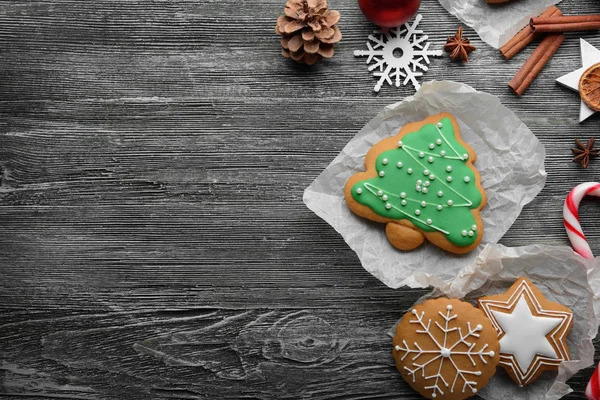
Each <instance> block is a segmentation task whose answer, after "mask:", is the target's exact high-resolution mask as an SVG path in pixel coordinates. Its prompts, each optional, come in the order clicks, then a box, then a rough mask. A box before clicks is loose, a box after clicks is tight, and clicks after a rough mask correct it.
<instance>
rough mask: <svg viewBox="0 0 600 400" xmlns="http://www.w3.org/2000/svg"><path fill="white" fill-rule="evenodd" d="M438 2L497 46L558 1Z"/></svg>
mask: <svg viewBox="0 0 600 400" xmlns="http://www.w3.org/2000/svg"><path fill="white" fill-rule="evenodd" d="M439 2H440V4H441V5H442V6H443V7H444V8H445V9H446V10H448V12H449V13H451V14H452V15H454V16H455V17H456V18H458V19H460V20H461V21H462V22H464V23H465V24H467V25H469V26H470V27H472V28H473V29H475V31H476V32H477V34H478V35H479V36H480V37H481V40H483V41H484V42H486V43H487V44H489V45H490V46H492V47H494V48H499V47H501V46H502V45H503V44H504V43H506V42H507V41H508V40H509V39H510V38H512V37H513V36H514V35H515V34H516V33H517V32H519V31H520V30H521V29H522V28H523V27H524V26H526V25H527V24H528V23H529V19H530V18H531V17H536V16H538V15H540V14H541V13H543V12H544V11H545V10H546V9H547V8H548V7H550V6H551V5H553V4H557V3H558V2H560V0H527V1H521V0H511V1H509V2H508V3H501V4H488V3H487V2H486V1H485V0H439Z"/></svg>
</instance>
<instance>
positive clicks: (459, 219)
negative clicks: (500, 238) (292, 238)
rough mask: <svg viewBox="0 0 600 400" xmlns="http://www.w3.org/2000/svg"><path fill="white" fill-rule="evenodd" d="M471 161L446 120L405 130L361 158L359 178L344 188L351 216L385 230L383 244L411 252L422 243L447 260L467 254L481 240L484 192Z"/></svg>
mask: <svg viewBox="0 0 600 400" xmlns="http://www.w3.org/2000/svg"><path fill="white" fill-rule="evenodd" d="M475 159H476V156H475V152H474V151H473V149H471V148H470V147H469V146H468V145H467V144H466V143H465V142H463V141H462V139H461V137H460V131H459V128H458V124H457V122H456V120H455V119H454V117H453V116H452V115H451V114H448V113H441V114H438V115H434V116H431V117H428V118H426V119H424V120H423V121H420V122H413V123H410V124H407V125H405V126H404V127H403V128H402V130H400V132H399V133H398V134H397V135H396V136H393V137H391V138H388V139H385V140H382V141H381V142H379V143H377V144H376V145H375V146H373V147H372V148H371V150H369V152H368V153H367V156H366V157H365V167H366V171H365V172H360V173H358V174H355V175H353V176H352V177H350V179H348V181H347V182H346V187H345V188H344V196H345V198H346V202H347V203H348V206H349V207H350V209H351V210H352V212H354V213H355V214H357V215H359V216H361V217H364V218H367V219H370V220H372V221H375V222H381V223H385V224H386V228H385V232H386V234H387V237H388V239H389V241H390V243H391V244H392V245H393V246H394V247H396V248H398V249H400V250H413V249H415V248H416V247H418V246H419V245H421V244H422V243H423V242H424V241H425V239H427V240H428V241H430V242H431V243H433V244H435V245H436V246H438V247H441V248H442V249H445V250H447V251H450V252H452V253H457V254H463V253H467V252H469V251H471V250H473V249H474V248H475V247H477V245H478V244H479V242H480V241H481V238H482V237H483V222H482V221H481V217H480V215H479V213H480V211H481V209H482V208H483V206H484V205H485V202H486V196H485V191H484V190H483V188H482V187H481V178H480V176H479V172H478V171H477V170H476V169H475V168H474V167H473V163H474V162H475Z"/></svg>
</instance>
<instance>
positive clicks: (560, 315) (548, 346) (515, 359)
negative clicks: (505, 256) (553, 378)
mask: <svg viewBox="0 0 600 400" xmlns="http://www.w3.org/2000/svg"><path fill="white" fill-rule="evenodd" d="M478 303H479V308H481V309H482V310H483V311H484V312H485V314H486V315H487V317H488V318H489V319H490V321H491V322H492V325H494V328H496V330H497V331H498V338H499V339H500V365H502V366H503V367H504V369H505V370H506V371H507V372H508V374H509V375H510V376H511V378H512V379H513V380H514V381H515V382H517V383H518V384H519V385H520V386H524V385H527V384H529V383H531V382H533V381H534V380H535V379H536V378H537V377H538V376H539V375H540V374H541V373H542V372H543V371H544V370H556V369H558V366H559V365H560V363H561V362H562V361H567V360H569V359H570V355H569V348H568V346H567V335H568V333H569V331H570V330H571V326H572V325H573V313H572V312H571V310H570V309H569V308H568V307H565V306H563V305H561V304H558V303H554V302H552V301H550V300H548V299H546V298H545V297H544V295H543V294H542V292H540V290H539V289H538V288H536V287H535V286H534V284H533V283H531V281H530V280H529V279H527V278H519V279H518V280H517V281H516V282H515V283H514V284H513V285H512V286H511V287H510V288H509V289H508V290H507V291H506V292H505V293H504V294H500V295H495V296H486V297H482V298H480V299H479V300H478Z"/></svg>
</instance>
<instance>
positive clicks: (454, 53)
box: [444, 26, 475, 62]
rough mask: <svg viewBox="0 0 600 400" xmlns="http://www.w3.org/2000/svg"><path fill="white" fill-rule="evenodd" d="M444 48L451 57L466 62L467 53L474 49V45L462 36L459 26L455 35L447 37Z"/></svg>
mask: <svg viewBox="0 0 600 400" xmlns="http://www.w3.org/2000/svg"><path fill="white" fill-rule="evenodd" d="M444 50H446V51H447V52H448V53H450V58H451V59H453V60H459V61H464V62H468V61H469V53H471V52H472V51H474V50H475V46H473V45H472V44H471V42H469V39H467V38H464V37H463V35H462V26H460V27H458V32H456V35H454V36H451V37H449V38H448V40H447V41H446V44H445V45H444Z"/></svg>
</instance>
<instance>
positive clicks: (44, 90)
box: [0, 0, 600, 400]
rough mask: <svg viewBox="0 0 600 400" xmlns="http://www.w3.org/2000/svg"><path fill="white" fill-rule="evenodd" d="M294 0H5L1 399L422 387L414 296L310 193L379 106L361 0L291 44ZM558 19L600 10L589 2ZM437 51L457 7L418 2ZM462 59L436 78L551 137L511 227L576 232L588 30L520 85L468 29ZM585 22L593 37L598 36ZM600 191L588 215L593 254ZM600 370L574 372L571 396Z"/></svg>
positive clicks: (515, 235) (519, 235) (532, 232)
mask: <svg viewBox="0 0 600 400" xmlns="http://www.w3.org/2000/svg"><path fill="white" fill-rule="evenodd" d="M283 4H284V1H283V0H262V1H260V2H259V1H255V0H244V1H240V0H188V1H185V0H168V1H167V0H165V1H158V0H156V1H151V0H114V1H104V0H99V1H85V2H83V1H68V0H64V1H43V2H42V1H25V0H0V268H1V272H2V275H1V278H0V397H2V398H3V399H4V398H6V399H24V398H25V399H59V398H69V399H93V400H96V399H150V398H157V399H159V398H179V399H182V398H186V399H233V398H235V399H238V398H246V399H288V398H289V399H291V398H311V399H367V398H377V399H397V398H405V399H416V398H417V397H418V396H417V395H416V394H415V393H414V392H413V391H412V390H411V389H410V388H409V387H408V385H406V384H404V382H402V381H401V379H400V377H399V375H398V374H397V373H396V372H395V370H394V366H393V359H392V356H391V350H390V341H389V338H388V337H387V336H386V332H387V331H388V329H389V328H390V327H391V326H392V325H393V324H394V323H395V321H397V320H398V319H399V318H400V317H401V315H402V314H403V312H404V311H405V310H406V309H408V308H409V307H410V306H411V305H412V304H413V303H414V302H415V301H416V300H417V299H418V298H419V297H420V296H421V295H423V294H424V293H425V292H426V291H425V290H407V289H401V290H392V289H388V288H387V287H385V286H383V285H382V284H381V283H380V282H379V281H377V280H376V279H375V278H373V277H372V276H370V275H369V274H368V273H367V272H366V271H365V270H364V269H362V267H361V266H360V263H359V262H358V259H357V257H356V255H355V254H354V253H353V252H352V251H351V250H350V249H349V248H348V247H347V246H346V245H345V243H344V241H343V240H342V238H341V237H340V236H339V235H338V234H337V233H336V232H335V231H334V230H333V229H332V228H331V227H330V226H328V225H327V224H326V223H325V222H324V221H322V220H320V219H319V218H318V217H316V216H315V215H314V214H313V213H311V212H310V211H309V210H308V209H307V208H306V207H305V206H304V205H303V203H302V193H303V190H304V188H305V187H306V186H308V185H309V184H310V182H311V181H312V180H313V179H314V178H315V177H316V176H317V175H318V174H319V172H320V171H321V170H322V169H323V168H325V167H326V166H327V165H328V164H329V162H330V161H331V160H332V159H333V157H334V156H335V155H336V154H337V153H338V152H339V151H340V150H341V149H342V148H343V147H344V145H345V144H346V143H347V142H348V140H349V139H350V138H351V137H352V136H353V135H354V134H355V133H356V132H357V131H358V130H359V129H360V128H361V127H362V126H363V125H364V124H365V123H366V122H367V121H368V120H369V119H371V118H372V117H373V116H374V115H375V114H376V113H377V112H378V111H379V110H380V109H381V108H382V107H383V106H385V105H387V104H389V103H392V102H395V101H398V100H401V99H402V98H404V97H405V96H407V95H410V94H412V90H411V89H410V88H400V89H396V88H390V87H383V89H382V90H381V92H380V93H379V95H374V94H373V92H372V87H373V85H374V84H375V81H374V78H373V77H372V76H371V75H370V74H369V73H368V72H367V69H366V66H365V65H364V60H363V59H355V58H354V57H353V55H352V51H353V50H354V49H359V48H362V47H363V46H364V42H365V40H366V36H367V35H368V34H369V33H370V31H371V30H372V29H373V27H372V26H371V25H370V24H368V23H366V22H365V21H364V19H363V17H362V15H361V13H360V11H359V9H358V6H357V5H356V2H355V1H354V0H352V1H340V0H330V4H331V6H332V8H335V9H338V10H339V11H340V12H341V14H342V20H341V22H340V27H341V29H342V32H343V35H344V38H343V40H342V42H341V43H340V44H339V45H338V46H337V47H336V55H335V57H334V58H333V59H332V60H330V61H328V62H323V63H322V64H320V65H317V66H314V67H313V68H308V67H305V66H298V65H295V64H294V63H293V62H291V61H290V60H285V59H283V58H282V57H281V56H280V54H279V53H280V49H279V41H278V38H277V37H276V36H275V34H274V32H273V28H274V24H275V19H276V18H277V16H278V15H279V14H280V13H281V12H282V10H283ZM561 9H562V10H563V11H564V13H565V14H575V13H581V12H589V13H598V12H600V5H599V4H598V2H597V1H596V0H579V1H571V2H565V3H564V4H562V5H561ZM421 12H422V14H423V16H424V18H423V22H422V26H423V29H424V30H425V32H427V33H429V35H430V38H431V41H432V42H433V45H434V47H436V48H441V46H442V45H443V43H444V42H445V39H446V37H447V36H449V35H453V34H454V33H455V32H456V28H457V25H458V21H457V20H456V19H455V18H454V17H452V16H451V15H449V14H448V13H446V12H445V11H444V10H443V9H442V7H441V6H440V5H439V4H438V3H437V2H436V1H434V0H425V1H424V2H423V6H422V10H421ZM465 35H466V36H467V37H469V38H470V39H471V41H472V43H474V44H475V45H476V46H477V50H476V51H475V52H474V53H472V54H471V56H472V57H470V60H469V63H468V64H466V65H461V64H456V63H453V62H450V61H449V60H448V59H447V58H441V59H435V60H434V61H433V62H432V64H431V68H430V70H429V71H428V72H427V73H426V74H425V78H426V79H453V80H458V81H462V82H464V83H467V84H469V85H472V86H474V87H475V88H477V89H479V90H483V91H487V92H490V93H493V94H495V95H497V96H499V97H500V99H501V100H502V102H503V103H504V104H505V105H507V106H508V107H510V108H511V109H513V110H514V111H515V112H516V113H517V115H518V116H519V117H520V118H521V119H522V120H523V121H524V122H525V123H526V124H527V125H528V126H529V127H530V128H531V130H532V131H533V132H534V133H535V134H536V135H537V136H538V137H539V138H540V140H541V141H542V142H543V143H544V144H545V146H546V149H547V154H548V157H547V163H546V169H547V171H548V183H547V186H546V188H545V189H544V190H543V191H542V193H541V194H540V195H539V196H538V197H537V198H536V199H535V200H534V201H533V202H532V203H531V204H530V205H528V206H527V207H525V209H524V210H523V213H522V215H521V216H520V218H519V219H518V220H517V222H516V223H515V225H514V226H513V227H512V228H511V229H510V231H509V232H508V233H507V234H506V236H505V237H504V238H503V239H502V243H503V244H505V245H510V246H518V245H526V244H533V243H550V244H568V241H567V237H566V234H565V233H564V230H563V227H562V218H561V209H562V203H563V199H564V197H565V195H566V194H567V193H568V191H569V190H570V188H571V187H572V186H573V185H574V184H575V183H579V182H584V181H589V180H598V179H600V178H599V175H598V172H597V171H599V170H600V161H598V160H596V161H595V162H594V161H592V163H591V164H590V168H589V169H588V170H582V169H581V168H580V167H578V166H577V165H576V164H573V163H571V162H570V160H571V154H570V151H569V148H570V147H572V146H573V145H574V139H575V138H576V137H579V138H583V139H587V138H588V137H590V136H593V135H597V134H598V128H599V125H600V117H599V116H594V117H592V118H591V119H590V120H588V121H586V122H585V123H584V124H578V123H577V120H578V110H579V100H578V97H577V94H576V93H573V92H571V91H569V90H566V89H564V88H561V87H558V86H557V85H556V84H555V83H554V79H555V78H556V77H558V76H560V75H563V74H565V73H567V72H570V71H572V70H574V69H576V68H578V67H579V66H580V64H579V63H580V61H579V58H580V56H579V43H578V40H577V39H578V37H579V35H577V34H568V35H567V40H566V41H565V43H564V44H563V46H562V47H561V48H560V49H559V51H558V52H557V54H556V55H555V57H554V58H553V59H552V60H551V61H550V62H549V64H548V65H547V66H546V68H544V70H543V71H542V73H541V74H540V76H539V77H538V78H537V79H536V81H535V82H534V83H533V85H532V86H531V88H530V89H529V90H528V91H527V92H526V94H525V95H524V96H523V97H522V98H517V97H515V96H514V95H513V94H512V93H511V92H510V90H509V89H508V87H507V83H508V81H509V79H510V77H511V76H512V75H513V74H514V73H515V72H516V71H517V70H518V69H519V67H520V65H521V64H522V63H523V62H524V60H525V59H526V57H527V54H528V53H529V52H530V51H531V48H529V49H527V51H526V52H524V53H521V54H519V55H517V56H516V57H515V58H514V59H513V60H511V61H509V62H507V61H505V60H504V59H503V58H502V56H501V55H500V54H499V53H498V52H497V51H496V50H494V49H492V48H490V47H489V46H487V45H485V44H484V43H482V42H481V40H479V39H478V38H477V36H476V34H475V33H474V32H473V31H472V30H470V29H465ZM583 37H584V38H586V39H587V40H588V41H590V42H591V43H592V44H594V45H596V46H600V35H599V34H598V33H594V32H588V33H585V34H583ZM597 210H598V203H597V202H596V201H593V200H591V201H584V203H583V204H582V225H583V228H584V230H585V232H586V234H587V235H588V238H589V241H590V242H591V245H592V248H593V249H596V250H597V251H599V252H600V250H599V249H600V225H598V224H597V215H595V214H597ZM590 372H591V371H590V370H587V371H583V372H581V373H580V374H578V375H577V376H576V377H574V378H573V379H572V381H571V384H572V386H573V388H574V389H575V392H574V393H573V394H571V395H569V396H568V397H569V398H571V399H575V398H583V395H582V390H583V388H584V386H585V383H586V382H587V378H588V376H589V374H590Z"/></svg>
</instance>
